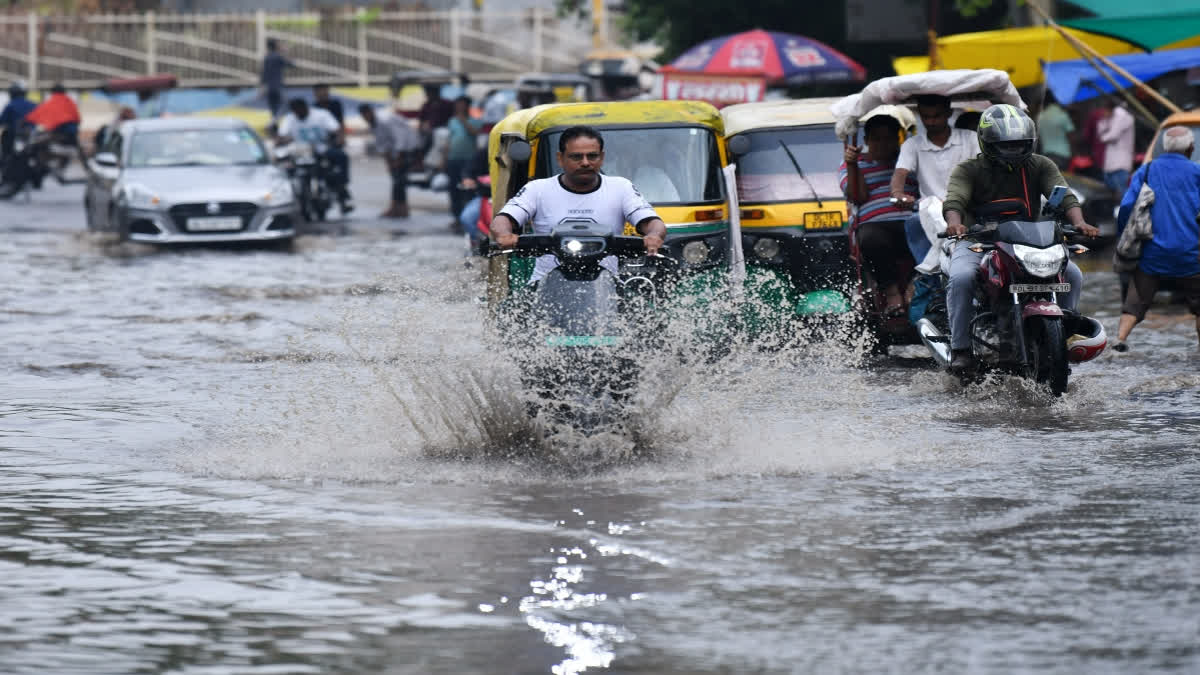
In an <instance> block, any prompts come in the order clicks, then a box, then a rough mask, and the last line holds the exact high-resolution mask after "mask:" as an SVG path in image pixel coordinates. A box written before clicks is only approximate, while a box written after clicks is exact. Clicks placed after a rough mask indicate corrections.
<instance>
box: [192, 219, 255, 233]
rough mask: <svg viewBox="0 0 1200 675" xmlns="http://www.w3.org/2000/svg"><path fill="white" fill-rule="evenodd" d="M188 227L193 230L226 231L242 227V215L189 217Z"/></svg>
mask: <svg viewBox="0 0 1200 675" xmlns="http://www.w3.org/2000/svg"><path fill="white" fill-rule="evenodd" d="M187 229H188V230H190V231H192V232H224V231H228V230H240V229H242V218H241V216H232V217H223V218H222V217H218V218H188V219H187Z"/></svg>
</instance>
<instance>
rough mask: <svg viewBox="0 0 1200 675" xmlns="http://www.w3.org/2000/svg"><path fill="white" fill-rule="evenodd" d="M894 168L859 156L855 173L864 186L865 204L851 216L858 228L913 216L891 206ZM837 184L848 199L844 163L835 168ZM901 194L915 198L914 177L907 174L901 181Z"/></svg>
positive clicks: (888, 164) (906, 211)
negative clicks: (860, 175) (875, 221)
mask: <svg viewBox="0 0 1200 675" xmlns="http://www.w3.org/2000/svg"><path fill="white" fill-rule="evenodd" d="M895 169H896V165H895V164H893V163H887V164H884V163H881V162H876V161H875V160H873V159H871V158H870V157H868V156H867V155H859V156H858V171H859V173H861V174H862V175H863V179H864V180H865V181H866V183H867V201H866V202H865V203H863V204H859V205H858V209H857V211H856V212H855V215H854V224H855V225H856V226H857V225H861V224H863V223H869V222H871V221H873V220H895V219H899V218H906V217H908V216H911V215H912V211H910V210H908V209H904V208H899V207H896V206H894V205H893V204H892V202H891V197H892V190H891V182H892V172H893V171H895ZM838 181H839V182H840V183H841V186H842V192H843V193H845V195H846V198H847V199H849V198H850V179H849V176H848V174H847V172H846V163H845V162H843V163H842V165H841V166H840V167H838ZM904 193H905V194H909V195H912V196H913V199H916V198H917V176H916V174H915V173H912V172H910V173H909V174H908V179H907V180H905V181H904Z"/></svg>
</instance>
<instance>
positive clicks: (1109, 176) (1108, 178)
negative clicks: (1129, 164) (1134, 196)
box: [1104, 169, 1129, 195]
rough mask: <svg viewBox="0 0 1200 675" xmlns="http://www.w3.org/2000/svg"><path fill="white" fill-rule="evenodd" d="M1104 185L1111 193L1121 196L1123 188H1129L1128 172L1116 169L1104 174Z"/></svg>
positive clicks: (1123, 191)
mask: <svg viewBox="0 0 1200 675" xmlns="http://www.w3.org/2000/svg"><path fill="white" fill-rule="evenodd" d="M1104 184H1105V185H1107V186H1108V189H1110V190H1112V191H1113V192H1115V193H1117V194H1119V195H1123V194H1125V188H1127V187H1129V170H1128V169H1117V170H1116V171H1109V172H1107V173H1105V174H1104Z"/></svg>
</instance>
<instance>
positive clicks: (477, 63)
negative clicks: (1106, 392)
mask: <svg viewBox="0 0 1200 675" xmlns="http://www.w3.org/2000/svg"><path fill="white" fill-rule="evenodd" d="M590 31H591V29H590V27H589V26H586V25H583V24H580V23H579V22H578V21H575V20H572V19H563V18H560V17H558V16H556V15H554V14H553V13H551V12H546V11H545V10H542V9H540V8H532V9H530V10H526V11H521V12H486V13H480V12H469V11H459V10H449V11H394V12H380V11H367V10H361V9H360V10H357V11H350V12H338V13H315V12H306V13H287V14H281V13H272V12H265V11H257V12H246V13H234V14H159V13H155V12H147V13H145V14H81V15H77V16H39V15H37V14H35V13H30V14H0V79H4V80H11V79H16V78H21V79H24V80H26V81H27V82H28V84H29V86H30V87H31V88H35V89H36V88H42V87H46V86H49V85H50V84H51V83H56V82H61V83H62V84H63V85H65V86H67V87H68V88H89V87H95V86H98V85H99V83H100V82H101V81H103V80H105V79H108V78H112V77H137V76H140V75H148V74H156V73H165V72H170V73H173V74H175V75H176V76H178V78H179V81H180V85H181V86H193V87H216V86H248V85H249V86H253V85H256V84H257V83H258V81H259V73H260V69H261V64H262V60H263V57H264V56H265V55H266V44H267V40H268V38H274V39H276V40H278V41H279V43H280V45H282V46H283V52H284V54H285V55H286V56H287V57H288V58H289V59H290V60H291V61H292V62H293V63H294V64H295V65H296V67H295V68H293V69H289V71H288V73H287V82H288V83H289V84H296V85H308V84H314V83H317V82H329V83H331V84H339V85H354V86H363V87H365V86H370V85H377V84H384V83H386V82H387V81H388V78H389V77H390V75H391V74H392V73H393V72H394V71H396V70H426V69H428V70H451V71H456V72H466V73H469V74H471V75H472V76H473V77H475V78H477V79H481V80H503V79H511V78H512V77H513V76H515V75H517V74H520V73H523V72H529V71H549V72H571V71H574V70H575V69H576V68H577V67H578V65H579V61H580V60H581V59H582V57H583V52H584V51H586V49H587V47H588V45H590V44H591V32H590Z"/></svg>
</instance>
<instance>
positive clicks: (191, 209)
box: [168, 202, 258, 232]
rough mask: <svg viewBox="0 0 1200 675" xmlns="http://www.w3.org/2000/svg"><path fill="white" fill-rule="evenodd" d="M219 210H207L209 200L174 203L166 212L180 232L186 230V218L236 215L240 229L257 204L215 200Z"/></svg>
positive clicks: (248, 219) (248, 222)
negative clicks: (214, 211)
mask: <svg viewBox="0 0 1200 675" xmlns="http://www.w3.org/2000/svg"><path fill="white" fill-rule="evenodd" d="M217 204H218V205H219V206H220V210H218V211H217V212H216V213H213V212H212V211H209V209H208V205H209V202H203V203H199V204H176V205H175V206H172V207H171V208H170V209H169V210H168V213H170V214H171V218H172V219H173V220H174V221H175V227H177V228H179V231H180V232H187V231H188V229H187V221H188V218H216V217H222V218H227V217H230V216H238V217H239V218H241V219H242V229H245V228H246V226H247V225H249V224H250V221H251V220H252V219H253V218H254V214H256V213H258V205H257V204H254V203H253V202H217Z"/></svg>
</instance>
